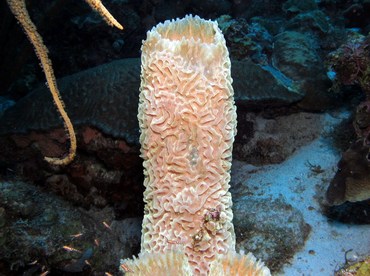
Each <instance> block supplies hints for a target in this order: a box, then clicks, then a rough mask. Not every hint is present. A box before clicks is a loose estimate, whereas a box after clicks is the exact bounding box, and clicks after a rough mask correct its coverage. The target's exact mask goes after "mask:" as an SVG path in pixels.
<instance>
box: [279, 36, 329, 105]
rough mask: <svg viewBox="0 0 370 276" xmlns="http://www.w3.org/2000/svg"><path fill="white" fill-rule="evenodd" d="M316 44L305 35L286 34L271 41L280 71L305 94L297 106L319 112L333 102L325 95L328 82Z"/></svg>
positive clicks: (327, 94)
mask: <svg viewBox="0 0 370 276" xmlns="http://www.w3.org/2000/svg"><path fill="white" fill-rule="evenodd" d="M315 45H318V43H317V41H315V40H313V38H311V37H310V36H308V35H307V34H306V33H301V32H296V31H285V32H282V33H280V34H278V35H276V36H275V38H274V52H273V56H272V59H273V61H274V64H275V66H276V67H277V68H278V69H279V70H281V71H282V72H283V73H284V74H285V75H287V76H288V77H289V78H291V79H293V80H295V81H297V82H299V87H300V90H302V91H303V92H304V94H305V95H306V96H305V98H304V99H303V100H302V101H301V102H300V103H299V106H300V107H301V108H303V109H306V110H312V111H314V110H316V111H319V110H323V109H325V108H327V107H330V106H331V105H332V102H331V95H330V93H329V92H327V90H328V88H329V87H330V82H329V80H328V78H327V76H326V69H325V67H324V64H323V61H322V59H321V58H320V56H319V54H318V52H317V49H316V48H317V47H318V46H315ZM312 84H314V85H312Z"/></svg>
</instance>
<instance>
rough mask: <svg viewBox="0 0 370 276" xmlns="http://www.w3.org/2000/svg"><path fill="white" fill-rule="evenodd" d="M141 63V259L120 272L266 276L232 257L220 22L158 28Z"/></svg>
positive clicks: (225, 62)
mask: <svg viewBox="0 0 370 276" xmlns="http://www.w3.org/2000/svg"><path fill="white" fill-rule="evenodd" d="M141 61H142V65H141V87H140V91H141V93H140V100H139V112H138V119H139V125H140V129H141V136H140V143H141V156H142V158H143V159H144V163H143V164H144V175H145V180H144V185H145V187H146V190H145V192H144V201H145V203H146V206H145V210H144V219H143V224H142V226H143V228H142V239H141V253H140V255H139V259H135V260H124V261H123V262H122V269H123V270H124V271H125V272H127V273H128V274H129V273H133V274H134V275H152V274H153V273H154V274H155V271H161V270H162V271H163V269H164V270H165V271H163V273H165V274H166V273H167V274H166V275H175V274H173V273H176V274H177V275H178V272H179V271H181V273H180V275H269V270H268V269H267V268H265V267H264V266H263V265H262V264H261V263H259V262H255V259H254V258H253V257H252V255H251V254H248V255H245V256H244V255H242V254H237V253H236V252H235V234H234V228H233V224H232V217H233V215H232V210H231V206H232V198H231V194H230V192H229V191H228V190H229V181H230V168H231V159H232V145H233V141H234V136H235V134H236V107H235V104H234V98H233V94H234V91H233V88H232V86H231V84H232V79H231V76H230V66H231V64H230V59H229V55H228V50H227V48H226V44H225V39H224V37H223V35H222V33H221V31H220V30H219V28H218V26H217V23H215V22H212V21H206V20H203V19H201V18H199V17H197V16H196V17H192V16H186V17H185V18H183V19H178V20H172V21H166V22H164V23H163V24H162V23H161V24H158V25H157V26H156V27H154V28H153V29H152V30H151V31H150V32H148V34H147V39H146V40H145V41H144V42H143V46H142V57H141ZM184 255H185V256H184ZM189 267H190V269H189ZM190 271H191V272H190ZM163 273H161V275H164V274H163ZM240 273H241V274H240Z"/></svg>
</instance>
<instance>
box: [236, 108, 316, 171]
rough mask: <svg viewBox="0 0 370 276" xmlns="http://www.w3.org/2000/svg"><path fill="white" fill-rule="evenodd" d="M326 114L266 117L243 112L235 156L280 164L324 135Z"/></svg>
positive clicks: (250, 160) (239, 123)
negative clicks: (324, 117)
mask: <svg viewBox="0 0 370 276" xmlns="http://www.w3.org/2000/svg"><path fill="white" fill-rule="evenodd" d="M322 116H323V115H320V114H312V113H297V114H291V115H288V116H280V117H276V118H275V119H266V118H264V117H262V116H261V115H256V114H254V113H244V112H239V113H238V134H237V136H236V140H235V143H234V155H233V157H234V158H235V159H238V160H244V161H247V162H248V163H251V164H254V165H263V164H271V163H280V162H282V161H284V160H285V159H286V158H287V157H288V156H290V155H291V154H292V153H293V152H294V151H295V150H296V149H298V148H300V147H302V146H303V145H305V144H307V143H309V142H310V141H312V140H313V139H315V138H316V137H317V136H318V135H319V134H320V124H321V123H320V121H322Z"/></svg>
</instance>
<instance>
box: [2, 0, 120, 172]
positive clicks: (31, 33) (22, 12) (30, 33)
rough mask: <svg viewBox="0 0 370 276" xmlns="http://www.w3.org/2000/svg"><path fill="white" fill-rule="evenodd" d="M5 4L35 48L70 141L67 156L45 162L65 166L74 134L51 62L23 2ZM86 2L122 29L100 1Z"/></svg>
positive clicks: (71, 156) (73, 148) (71, 152)
mask: <svg viewBox="0 0 370 276" xmlns="http://www.w3.org/2000/svg"><path fill="white" fill-rule="evenodd" d="M7 2H8V5H9V7H10V9H11V11H12V13H13V14H14V16H15V17H16V19H17V20H18V21H19V23H20V24H21V26H22V28H23V29H24V31H25V33H26V35H27V37H28V39H29V41H30V42H31V43H32V45H33V47H34V48H35V52H36V55H37V57H38V58H39V60H40V62H41V66H42V68H43V70H44V74H45V77H46V81H47V84H48V86H49V89H50V92H51V94H52V96H53V100H54V103H55V105H56V107H57V109H58V111H59V113H60V115H61V117H62V119H63V122H64V125H65V128H66V130H67V132H68V136H69V139H70V148H69V152H68V155H67V156H65V157H62V158H55V157H45V160H46V161H47V162H49V163H50V164H53V165H67V164H69V163H70V162H71V161H72V160H73V159H74V157H75V155H76V148H77V143H76V134H75V131H74V128H73V125H72V122H71V120H70V118H69V117H68V114H67V112H66V111H65V108H64V103H63V100H62V98H61V97H60V93H59V90H58V87H57V83H56V80H55V75H54V71H53V67H52V64H51V60H50V59H49V57H48V49H47V48H46V46H45V44H44V42H43V40H42V37H41V36H40V34H39V33H38V31H37V28H36V26H35V24H33V22H32V20H31V18H30V16H29V14H28V11H27V8H26V3H25V0H7ZM86 2H88V3H89V5H90V6H91V7H92V8H93V9H95V10H96V11H97V12H99V13H100V14H101V15H102V17H103V18H104V19H105V20H106V21H107V22H108V23H109V24H110V25H112V26H115V27H117V28H119V29H121V30H122V29H123V27H122V25H121V24H119V23H118V22H117V20H116V19H115V18H114V17H113V16H112V15H111V14H110V13H109V11H108V10H107V9H106V8H105V7H104V6H103V4H102V3H101V1H100V0H86Z"/></svg>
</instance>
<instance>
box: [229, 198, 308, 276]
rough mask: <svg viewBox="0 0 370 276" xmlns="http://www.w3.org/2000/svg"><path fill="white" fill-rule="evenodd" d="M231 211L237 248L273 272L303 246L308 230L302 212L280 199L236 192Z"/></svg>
mask: <svg viewBox="0 0 370 276" xmlns="http://www.w3.org/2000/svg"><path fill="white" fill-rule="evenodd" d="M233 197H234V195H233ZM233 212H234V219H233V221H234V225H235V234H236V241H237V249H238V248H241V249H244V250H246V251H250V252H253V254H254V255H255V256H256V257H257V258H258V259H261V260H263V261H264V262H265V264H266V266H267V267H268V268H269V269H270V270H271V272H272V273H277V272H278V271H279V270H280V269H281V268H282V266H283V265H284V264H285V263H287V262H289V259H291V258H292V257H293V256H294V254H295V252H297V251H298V250H299V249H300V248H302V246H303V245H304V243H305V240H306V238H307V236H308V234H309V232H310V226H309V225H308V224H306V223H305V221H304V219H303V216H302V214H301V213H300V212H299V211H298V210H296V209H294V208H293V207H292V206H291V205H289V204H287V203H286V202H285V201H284V199H283V198H278V199H274V200H272V199H271V198H258V196H251V195H248V196H241V197H240V196H239V197H238V196H237V195H235V197H234V204H233Z"/></svg>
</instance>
